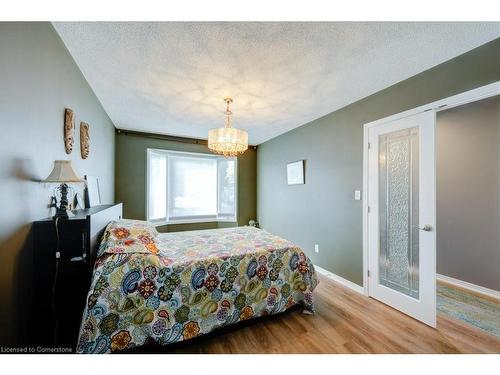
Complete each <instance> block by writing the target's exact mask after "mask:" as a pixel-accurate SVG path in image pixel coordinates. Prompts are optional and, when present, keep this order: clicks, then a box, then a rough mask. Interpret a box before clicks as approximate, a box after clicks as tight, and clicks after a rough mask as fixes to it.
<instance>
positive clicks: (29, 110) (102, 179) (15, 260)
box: [0, 22, 115, 346]
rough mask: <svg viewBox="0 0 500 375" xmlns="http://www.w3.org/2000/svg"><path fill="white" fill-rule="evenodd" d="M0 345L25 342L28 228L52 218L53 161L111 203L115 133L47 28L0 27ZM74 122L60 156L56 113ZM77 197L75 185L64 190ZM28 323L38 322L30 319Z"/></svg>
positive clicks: (79, 189)
mask: <svg viewBox="0 0 500 375" xmlns="http://www.w3.org/2000/svg"><path fill="white" fill-rule="evenodd" d="M0 51H1V52H0V55H1V57H0V127H1V130H2V133H1V136H0V139H1V140H2V145H1V146H0V207H1V210H0V301H1V302H0V346H8V345H25V344H26V343H27V339H28V338H29V336H30V326H31V319H30V313H31V297H32V296H31V290H32V282H33V281H32V279H31V275H32V267H33V239H32V232H31V223H32V222H33V221H34V220H39V219H42V218H46V217H48V216H51V215H53V214H54V212H53V211H51V210H50V209H49V208H48V206H47V205H48V203H49V198H50V196H51V195H52V194H53V189H54V187H55V186H54V185H53V184H42V183H40V180H41V179H44V178H45V177H47V176H48V175H49V173H50V171H51V170H52V168H53V166H54V160H56V159H66V160H71V162H72V164H73V167H74V168H75V170H76V171H77V172H78V174H79V175H80V176H83V175H86V174H89V175H91V176H96V177H98V178H99V185H100V189H101V199H102V202H103V203H113V201H114V179H113V171H114V162H115V158H114V154H115V151H114V143H115V134H114V132H115V128H114V126H113V123H112V122H111V120H110V119H109V117H108V115H107V114H106V112H105V111H104V109H103V108H102V106H101V104H100V102H99V100H98V99H97V97H96V96H95V95H94V92H93V91H92V89H91V88H90V86H89V85H88V83H87V81H86V80H85V78H84V76H83V75H82V73H81V72H80V69H79V68H78V66H77V65H76V64H75V62H74V61H73V59H72V57H71V55H70V54H69V53H68V51H67V50H66V47H65V46H64V44H63V42H62V40H61V39H60V38H59V35H57V33H56V32H55V30H54V29H53V27H52V25H51V24H50V23H48V22H19V23H18V22H0ZM66 107H68V108H71V109H73V111H74V112H75V116H76V131H75V134H74V136H75V143H74V145H73V152H72V153H71V154H70V155H67V154H66V152H65V150H64V141H63V124H64V108H66ZM80 121H85V122H88V123H89V124H90V155H89V157H88V159H85V160H83V159H82V158H81V157H80V146H79V145H80V131H79V124H80ZM71 185H72V187H73V188H74V189H75V191H77V192H80V193H82V190H83V184H71ZM36 324H45V322H43V321H37V322H36Z"/></svg>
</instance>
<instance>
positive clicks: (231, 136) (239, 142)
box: [208, 98, 248, 157]
mask: <svg viewBox="0 0 500 375" xmlns="http://www.w3.org/2000/svg"><path fill="white" fill-rule="evenodd" d="M224 101H225V102H226V111H225V112H224V127H223V128H217V129H211V130H210V131H209V132H208V148H209V149H210V150H211V151H212V152H214V153H216V154H219V155H224V156H225V157H228V156H238V155H241V154H243V153H244V152H245V151H246V150H247V149H248V133H247V132H246V131H244V130H240V129H236V128H233V127H232V122H233V112H231V110H230V109H229V105H230V104H231V103H232V102H233V99H231V98H225V99H224Z"/></svg>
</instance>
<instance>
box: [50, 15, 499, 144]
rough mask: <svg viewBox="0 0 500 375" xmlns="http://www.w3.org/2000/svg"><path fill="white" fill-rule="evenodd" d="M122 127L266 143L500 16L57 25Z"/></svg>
mask: <svg viewBox="0 0 500 375" xmlns="http://www.w3.org/2000/svg"><path fill="white" fill-rule="evenodd" d="M54 26H55V28H56V30H57V32H58V33H59V34H60V36H61V37H62V39H63V41H64V43H65V44H66V46H67V48H68V49H69V51H70V53H71V54H72V56H73V58H74V59H75V61H76V63H77V64H78V66H79V67H80V69H81V70H82V72H83V74H84V75H85V77H86V78H87V80H88V82H89V84H90V85H91V86H92V88H93V89H94V91H95V93H96V95H97V96H98V98H99V99H100V101H101V102H102V104H103V106H104V108H105V110H106V111H107V113H108V114H109V116H110V118H111V120H112V121H113V122H114V123H115V125H116V126H117V127H118V128H123V129H130V130H140V131H147V132H153V133H163V134H171V135H179V136H188V137H196V138H206V137H207V132H208V130H209V129H210V128H214V127H220V126H222V124H223V111H224V102H223V100H222V99H223V98H224V97H226V96H231V97H233V98H234V105H233V112H234V126H235V127H238V128H243V129H246V130H248V132H249V136H250V143H252V144H259V143H262V142H264V141H266V140H268V139H270V138H272V137H275V136H277V135H279V134H282V133H284V132H286V131H288V130H290V129H293V128H295V127H298V126H300V125H303V124H305V123H307V122H309V121H311V120H314V119H316V118H318V117H321V116H323V115H325V114H327V113H330V112H332V111H334V110H336V109H339V108H341V107H343V106H345V105H347V104H350V103H353V102H355V101H356V100H359V99H361V98H363V97H366V96H368V95H370V94H373V93H375V92H377V91H379V90H381V89H384V88H386V87H388V86H390V85H392V84H395V83H397V82H399V81H402V80H404V79H406V78H408V77H411V76H413V75H415V74H417V73H420V72H422V71H424V70H426V69H429V68H431V67H432V66H435V65H437V64H439V63H441V62H444V61H446V60H449V59H450V58H453V57H455V56H457V55H459V54H462V53H464V52H466V51H468V50H470V49H472V48H475V47H477V46H479V45H481V44H484V43H486V42H488V41H490V40H493V39H495V38H497V37H500V23H389V22H387V23H366V22H344V23H341V22H330V23H283V22H281V23H280V22H277V23H253V22H251V23H248V22H230V23H227V22H212V23H195V22H189V23H179V22H160V23H151V22H138V23H121V22H119V23H111V22H110V23H107V22H106V23H95V22H63V23H54Z"/></svg>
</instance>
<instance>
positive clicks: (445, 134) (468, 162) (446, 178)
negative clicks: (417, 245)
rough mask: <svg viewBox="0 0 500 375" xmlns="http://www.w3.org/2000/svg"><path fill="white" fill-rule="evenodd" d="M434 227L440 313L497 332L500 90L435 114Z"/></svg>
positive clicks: (499, 306) (499, 312)
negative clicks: (493, 94)
mask: <svg viewBox="0 0 500 375" xmlns="http://www.w3.org/2000/svg"><path fill="white" fill-rule="evenodd" d="M436 228H437V233H436V234H437V238H436V272H437V288H436V294H437V296H436V297H437V304H436V305H437V311H438V314H440V315H441V316H442V317H443V319H448V318H453V319H458V320H460V321H462V322H464V323H466V324H469V325H472V326H474V327H476V328H479V329H481V330H483V331H486V332H488V333H491V334H493V335H495V336H497V337H499V338H500V95H497V96H493V97H489V98H486V99H482V100H479V101H475V102H472V103H468V104H465V105H461V106H458V107H454V108H451V109H446V110H443V111H440V112H438V113H437V115H436ZM438 324H439V323H438Z"/></svg>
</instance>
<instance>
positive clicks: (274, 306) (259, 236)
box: [77, 220, 318, 353]
mask: <svg viewBox="0 0 500 375" xmlns="http://www.w3.org/2000/svg"><path fill="white" fill-rule="evenodd" d="M150 229H151V228H150V226H149V225H148V224H147V223H146V222H132V221H126V220H124V221H120V222H113V223H111V224H110V225H108V227H107V228H106V232H105V234H104V237H103V241H102V244H101V247H100V250H99V254H100V256H99V257H98V259H97V260H96V264H95V269H94V275H93V279H92V283H91V287H90V291H89V294H88V298H87V305H86V307H85V311H84V314H83V320H82V324H81V328H80V336H79V340H78V345H77V351H78V352H80V353H106V352H116V351H120V350H124V349H127V348H132V347H134V346H139V345H144V344H149V343H156V344H160V345H167V344H169V343H174V342H178V341H182V340H187V339H190V338H193V337H196V336H198V335H201V334H205V333H208V332H210V331H213V330H215V329H217V328H220V327H223V326H227V325H231V324H235V323H237V322H240V321H243V320H246V319H251V318H253V317H258V316H264V315H269V314H277V313H280V312H283V311H285V310H286V309H287V308H289V307H291V306H293V305H295V304H299V303H300V304H303V306H304V308H305V309H306V310H308V311H310V312H313V311H314V307H313V301H312V291H313V289H314V288H315V286H316V285H317V283H318V281H317V278H316V273H315V271H314V268H313V265H312V263H311V262H310V260H309V259H308V258H307V257H306V255H305V254H304V253H303V252H302V251H301V250H300V249H299V248H298V247H297V246H296V245H294V244H293V243H291V242H289V241H287V240H284V239H282V238H280V237H277V236H274V235H272V234H269V233H267V232H265V231H263V230H260V229H256V228H253V227H238V228H228V229H215V230H204V231H192V232H179V233H166V234H158V233H155V232H156V231H151V230H150ZM153 229H154V228H153Z"/></svg>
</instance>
